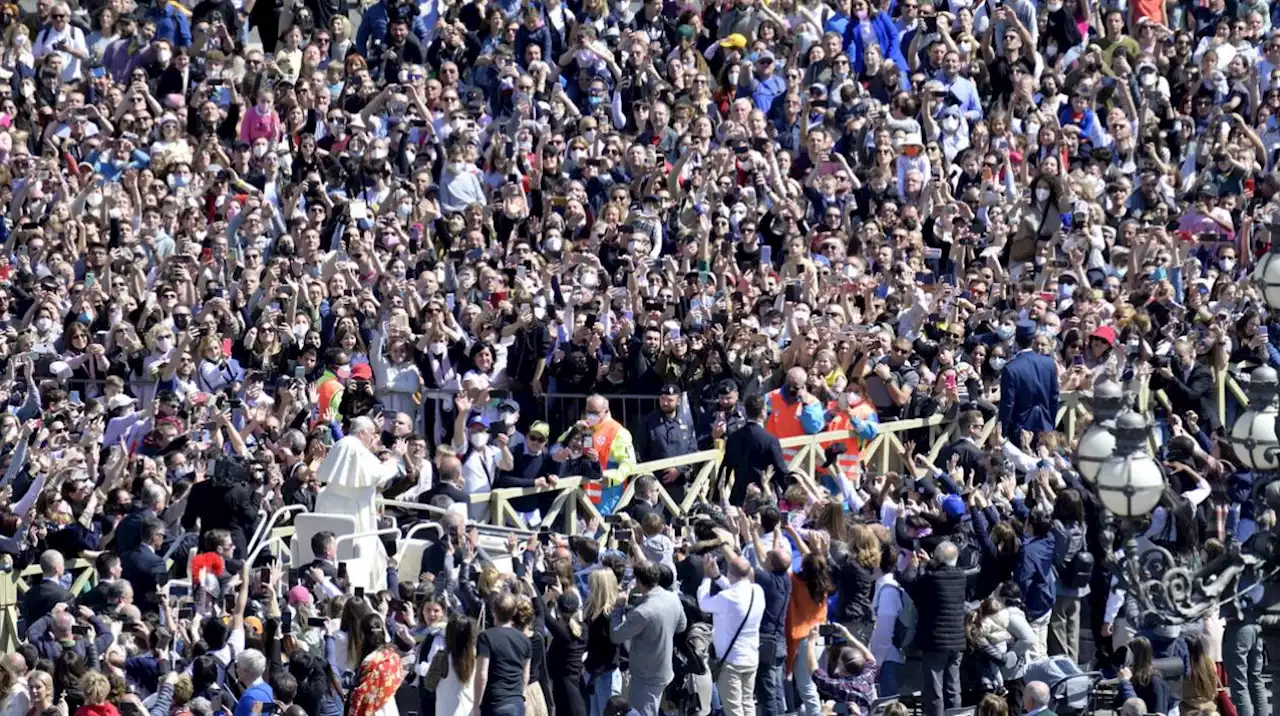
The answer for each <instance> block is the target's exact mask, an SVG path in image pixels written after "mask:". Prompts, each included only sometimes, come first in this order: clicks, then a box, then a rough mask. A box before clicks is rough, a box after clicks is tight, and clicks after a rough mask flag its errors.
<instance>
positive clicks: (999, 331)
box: [996, 323, 1013, 341]
mask: <svg viewBox="0 0 1280 716" xmlns="http://www.w3.org/2000/svg"><path fill="white" fill-rule="evenodd" d="M996 337H997V338H999V339H1000V340H1001V341H1007V340H1009V339H1010V338H1013V326H1010V325H1009V324H1007V323H1002V324H1000V325H999V326H998V327H997V328H996Z"/></svg>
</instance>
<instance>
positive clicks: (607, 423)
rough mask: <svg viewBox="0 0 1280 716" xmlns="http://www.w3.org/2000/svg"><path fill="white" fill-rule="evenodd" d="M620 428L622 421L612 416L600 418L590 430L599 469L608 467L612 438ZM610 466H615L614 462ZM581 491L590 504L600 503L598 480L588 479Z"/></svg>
mask: <svg viewBox="0 0 1280 716" xmlns="http://www.w3.org/2000/svg"><path fill="white" fill-rule="evenodd" d="M621 429H622V423H619V422H618V421H617V420H614V419H613V418H608V419H606V420H601V421H600V422H599V424H597V425H596V427H595V429H594V430H592V431H591V444H592V446H593V447H595V449H596V457H597V458H599V459H600V471H601V472H604V471H605V470H608V469H610V467H611V465H610V463H611V462H612V460H611V458H612V456H613V439H614V438H616V437H617V436H618V431H619V430H621ZM612 467H617V464H616V463H614V464H613V465H612ZM583 492H585V493H586V494H587V499H588V500H591V504H593V505H598V504H600V498H601V492H600V481H599V480H588V481H587V484H586V485H585V486H584V487H583Z"/></svg>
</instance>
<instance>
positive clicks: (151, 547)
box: [120, 517, 169, 613]
mask: <svg viewBox="0 0 1280 716" xmlns="http://www.w3.org/2000/svg"><path fill="white" fill-rule="evenodd" d="M162 544H164V523H163V522H161V521H160V520H158V519H156V518H154V517H151V518H148V519H147V520H146V521H145V522H143V524H142V544H141V545H139V546H138V548H137V549H135V550H133V551H132V552H129V553H127V554H125V555H123V556H122V557H121V558H120V565H121V572H122V576H123V577H124V579H126V580H128V581H129V583H130V584H132V585H133V591H134V594H135V596H136V598H137V602H138V607H139V608H140V609H142V610H143V611H144V612H152V613H158V612H159V611H160V606H161V604H160V603H161V600H163V599H166V598H167V597H165V596H164V595H162V594H160V588H161V587H163V586H164V585H166V584H168V583H169V568H168V567H167V566H166V565H165V562H164V557H162V556H160V555H159V554H158V553H157V550H159V549H160V545H162Z"/></svg>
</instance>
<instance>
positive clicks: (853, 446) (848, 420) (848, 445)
mask: <svg viewBox="0 0 1280 716" xmlns="http://www.w3.org/2000/svg"><path fill="white" fill-rule="evenodd" d="M827 410H828V411H831V412H832V413H834V415H833V416H832V417H831V419H830V420H828V421H827V424H826V426H825V427H824V428H823V430H824V431H826V432H834V431H837V430H849V431H852V430H853V419H854V418H858V419H860V420H871V419H872V418H874V417H875V412H876V410H875V407H874V406H873V405H871V403H869V402H867V401H866V400H863V401H861V402H859V403H858V404H857V405H853V406H850V407H849V410H848V411H847V412H846V411H843V410H839V405H838V404H837V403H836V402H835V401H832V402H831V403H829V404H828V405H827ZM841 442H842V443H844V454H843V455H840V456H839V457H837V458H836V465H838V466H839V467H840V469H841V471H842V472H844V473H845V474H846V475H850V476H851V477H852V476H853V474H856V471H857V470H859V469H861V467H862V448H863V447H864V445H865V442H866V441H864V440H863V439H862V438H859V437H856V436H855V437H850V438H847V439H845V440H831V441H828V442H825V443H823V444H822V449H823V450H825V449H827V448H829V447H831V446H832V445H835V444H836V443H841Z"/></svg>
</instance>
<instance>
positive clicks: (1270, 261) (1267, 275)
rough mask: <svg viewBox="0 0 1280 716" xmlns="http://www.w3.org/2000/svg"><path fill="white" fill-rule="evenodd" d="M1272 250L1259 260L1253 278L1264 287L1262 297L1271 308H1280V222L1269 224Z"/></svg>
mask: <svg viewBox="0 0 1280 716" xmlns="http://www.w3.org/2000/svg"><path fill="white" fill-rule="evenodd" d="M1267 228H1269V229H1270V233H1271V252H1270V253H1267V254H1265V255H1264V256H1263V257H1262V259H1260V260H1259V261H1258V266H1257V267H1256V268H1255V269H1254V270H1253V280H1254V281H1255V282H1256V283H1257V284H1258V286H1259V287H1260V288H1261V289H1262V298H1263V300H1264V301H1266V302H1267V305H1268V306H1270V307H1271V308H1280V224H1277V223H1272V224H1268V225H1267Z"/></svg>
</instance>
